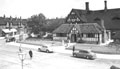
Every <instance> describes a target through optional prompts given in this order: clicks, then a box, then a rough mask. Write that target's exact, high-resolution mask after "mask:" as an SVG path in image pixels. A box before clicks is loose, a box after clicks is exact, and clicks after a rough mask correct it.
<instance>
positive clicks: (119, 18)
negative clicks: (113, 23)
mask: <svg viewBox="0 0 120 69" xmlns="http://www.w3.org/2000/svg"><path fill="white" fill-rule="evenodd" d="M112 20H120V17H118V16H115V17H113V18H112Z"/></svg>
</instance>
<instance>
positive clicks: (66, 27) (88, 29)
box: [53, 23, 103, 33]
mask: <svg viewBox="0 0 120 69" xmlns="http://www.w3.org/2000/svg"><path fill="white" fill-rule="evenodd" d="M73 27H75V28H76V29H77V30H78V33H101V32H102V31H103V28H102V27H101V26H99V25H98V24H97V23H83V24H62V25H61V26H60V27H58V28H57V29H56V30H54V31H53V33H70V31H71V30H72V28H73Z"/></svg>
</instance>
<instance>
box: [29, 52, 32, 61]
mask: <svg viewBox="0 0 120 69" xmlns="http://www.w3.org/2000/svg"><path fill="white" fill-rule="evenodd" d="M29 55H30V59H32V57H33V52H32V51H31V50H30V51H29Z"/></svg>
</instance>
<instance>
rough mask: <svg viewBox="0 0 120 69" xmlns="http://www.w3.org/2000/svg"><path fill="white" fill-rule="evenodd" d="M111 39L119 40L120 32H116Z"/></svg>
mask: <svg viewBox="0 0 120 69" xmlns="http://www.w3.org/2000/svg"><path fill="white" fill-rule="evenodd" d="M112 38H114V39H120V31H117V32H116V33H115V35H114V36H113V37H112Z"/></svg>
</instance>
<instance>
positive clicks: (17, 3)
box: [0, 0, 120, 18]
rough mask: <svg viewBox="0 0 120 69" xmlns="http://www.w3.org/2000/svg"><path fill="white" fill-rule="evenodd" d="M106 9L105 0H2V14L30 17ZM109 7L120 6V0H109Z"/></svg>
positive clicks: (0, 8)
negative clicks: (77, 10)
mask: <svg viewBox="0 0 120 69" xmlns="http://www.w3.org/2000/svg"><path fill="white" fill-rule="evenodd" d="M85 2H89V8H90V9H91V10H96V9H104V0H0V16H3V15H4V14H5V15H6V17H9V16H12V17H20V16H21V17H22V18H28V17H30V16H32V15H34V14H39V13H43V14H44V15H45V16H46V17H47V18H55V17H66V16H67V15H68V14H69V12H70V11H71V9H72V8H76V9H85ZM107 7H108V8H109V9H111V8H120V0H107Z"/></svg>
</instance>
